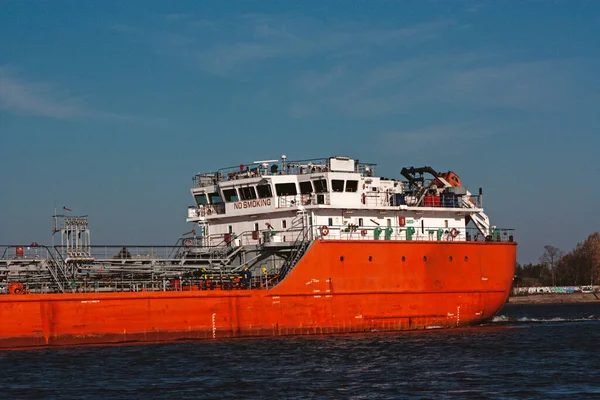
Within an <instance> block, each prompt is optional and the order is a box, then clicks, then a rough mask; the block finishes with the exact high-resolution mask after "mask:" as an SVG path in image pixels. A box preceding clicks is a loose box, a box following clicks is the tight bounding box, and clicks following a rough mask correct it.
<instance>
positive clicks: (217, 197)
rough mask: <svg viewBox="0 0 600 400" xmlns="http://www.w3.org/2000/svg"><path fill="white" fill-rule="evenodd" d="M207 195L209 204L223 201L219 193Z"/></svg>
mask: <svg viewBox="0 0 600 400" xmlns="http://www.w3.org/2000/svg"><path fill="white" fill-rule="evenodd" d="M208 197H209V198H210V204H221V203H222V202H223V199H222V198H221V195H220V194H219V193H210V194H209V195H208Z"/></svg>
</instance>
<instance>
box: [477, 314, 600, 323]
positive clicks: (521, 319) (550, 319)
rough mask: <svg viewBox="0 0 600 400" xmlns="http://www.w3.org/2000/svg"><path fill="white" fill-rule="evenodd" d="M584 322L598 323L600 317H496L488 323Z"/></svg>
mask: <svg viewBox="0 0 600 400" xmlns="http://www.w3.org/2000/svg"><path fill="white" fill-rule="evenodd" d="M586 321H600V317H598V316H595V315H589V316H587V317H580V318H563V317H548V318H543V317H542V318H535V317H516V318H515V317H509V316H506V315H496V316H494V317H493V318H492V319H491V320H490V321H489V322H488V323H492V324H494V323H495V324H503V323H504V324H505V323H515V322H518V323H545V322H586Z"/></svg>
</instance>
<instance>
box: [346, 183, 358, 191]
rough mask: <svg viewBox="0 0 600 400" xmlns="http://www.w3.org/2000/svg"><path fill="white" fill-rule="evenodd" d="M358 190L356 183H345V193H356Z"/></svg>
mask: <svg viewBox="0 0 600 400" xmlns="http://www.w3.org/2000/svg"><path fill="white" fill-rule="evenodd" d="M357 190H358V181H346V192H352V193H354V192H356V191H357Z"/></svg>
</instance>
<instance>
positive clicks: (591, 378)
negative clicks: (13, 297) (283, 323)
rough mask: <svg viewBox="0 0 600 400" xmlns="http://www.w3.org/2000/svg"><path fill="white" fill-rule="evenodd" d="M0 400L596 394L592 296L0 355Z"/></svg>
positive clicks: (596, 317) (597, 330)
mask: <svg viewBox="0 0 600 400" xmlns="http://www.w3.org/2000/svg"><path fill="white" fill-rule="evenodd" d="M0 398H6V399H55V398H60V399H86V398H89V399H121V398H136V399H137V398H151V399H171V398H173V399H188V398H198V399H205V398H206V399H208V398H229V399H247V398H262V399H284V398H287V399H300V398H319V399H320V398H338V399H395V398H410V399H440V398H457V399H464V398H475V399H477V398H482V399H486V398H494V399H508V398H536V399H552V398H556V399H579V398H581V399H592V398H593V399H600V304H579V305H549V306H548V305H507V306H506V307H505V309H504V310H502V311H501V312H500V313H499V316H497V317H495V318H494V320H493V321H491V322H490V323H488V324H485V325H482V326H479V327H474V328H468V329H454V330H443V331H442V330H430V331H421V332H408V333H394V334H369V335H348V336H322V337H288V338H278V339H248V340H222V341H216V342H208V341H207V342H185V343H183V342H182V343H174V344H155V345H125V346H108V347H78V348H65V349H44V350H29V351H9V352H0Z"/></svg>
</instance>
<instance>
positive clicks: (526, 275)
mask: <svg viewBox="0 0 600 400" xmlns="http://www.w3.org/2000/svg"><path fill="white" fill-rule="evenodd" d="M514 284H515V285H516V286H580V285H590V284H593V285H597V284H600V233H598V232H596V233H592V234H591V235H590V236H588V238H587V239H586V240H584V241H583V242H581V243H578V244H577V246H576V247H575V248H574V249H573V250H572V251H570V252H569V253H566V254H565V253H564V252H563V251H562V250H560V249H558V248H556V247H554V246H544V252H543V254H542V255H541V256H540V262H539V263H538V264H531V263H530V264H523V265H521V264H517V266H516V271H515V282H514Z"/></svg>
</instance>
